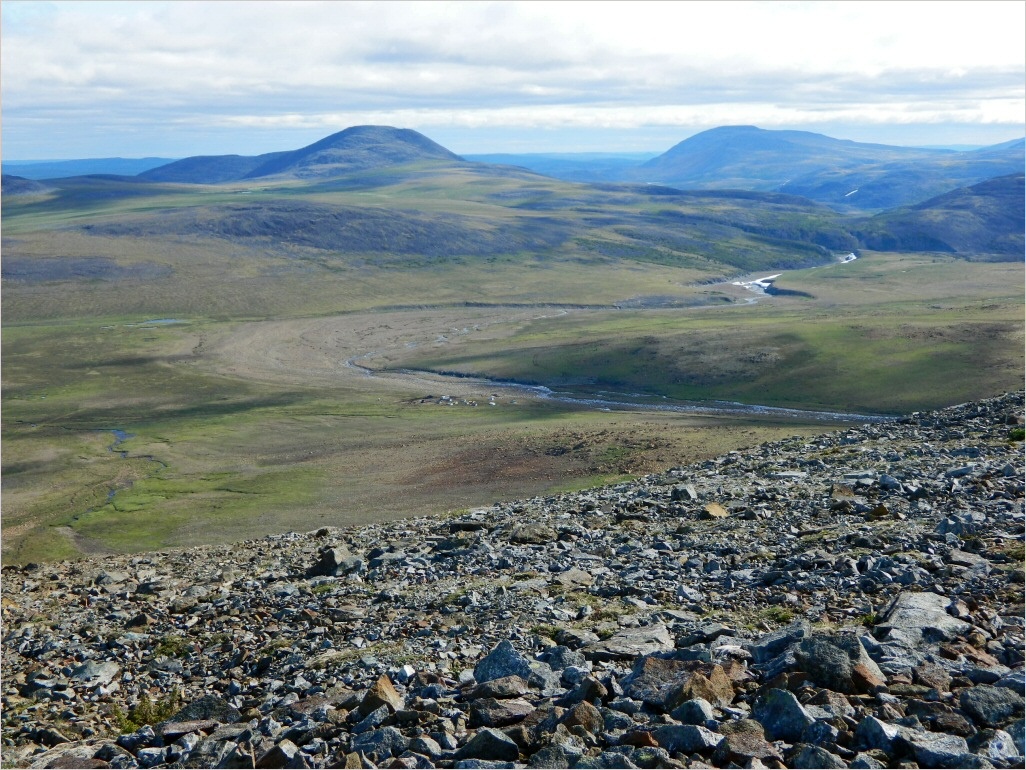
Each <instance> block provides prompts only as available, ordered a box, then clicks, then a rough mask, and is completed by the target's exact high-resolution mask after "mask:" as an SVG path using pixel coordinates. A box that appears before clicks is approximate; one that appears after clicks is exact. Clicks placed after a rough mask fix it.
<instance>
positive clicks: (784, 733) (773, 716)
mask: <svg viewBox="0 0 1026 770" xmlns="http://www.w3.org/2000/svg"><path fill="white" fill-rule="evenodd" d="M752 719H754V720H755V721H756V722H758V723H759V724H761V725H762V727H763V730H765V731H766V737H767V738H768V739H769V740H771V741H776V740H781V741H787V742H788V743H794V742H796V741H798V740H800V739H801V737H802V733H804V732H805V729H806V728H807V727H809V726H810V725H811V724H813V723H814V722H815V721H816V720H815V719H813V718H812V717H811V716H810V715H809V712H808V711H806V710H805V708H804V707H803V706H802V704H801V703H799V702H798V699H797V698H796V697H795V696H794V693H792V692H789V691H788V690H778V689H770V690H769V691H768V692H767V693H766V694H765V695H763V696H762V697H761V698H759V700H757V701H756V702H755V706H754V707H753V708H752Z"/></svg>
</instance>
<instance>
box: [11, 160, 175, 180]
mask: <svg viewBox="0 0 1026 770" xmlns="http://www.w3.org/2000/svg"><path fill="white" fill-rule="evenodd" d="M174 160H175V158H83V159H80V160H5V161H4V162H3V169H4V173H5V174H13V175H16V176H20V177H23V178H24V179H58V178H61V177H69V176H84V175H86V174H121V175H124V176H133V175H135V174H141V173H142V172H143V171H149V170H150V169H151V168H157V166H164V165H166V164H168V163H171V162H172V161H174Z"/></svg>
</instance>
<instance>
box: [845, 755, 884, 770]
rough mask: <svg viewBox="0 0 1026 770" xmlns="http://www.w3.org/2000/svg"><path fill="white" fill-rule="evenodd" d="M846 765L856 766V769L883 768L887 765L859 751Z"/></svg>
mask: <svg viewBox="0 0 1026 770" xmlns="http://www.w3.org/2000/svg"><path fill="white" fill-rule="evenodd" d="M848 767H851V768H856V769H857V770H883V768H885V767H887V765H885V764H884V763H883V762H879V761H877V760H876V759H874V758H873V757H872V756H870V755H869V754H866V753H864V752H861V751H860V752H859V753H858V754H856V755H855V759H853V760H852V761H851V764H850V765H848Z"/></svg>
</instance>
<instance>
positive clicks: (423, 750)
mask: <svg viewBox="0 0 1026 770" xmlns="http://www.w3.org/2000/svg"><path fill="white" fill-rule="evenodd" d="M410 751H415V752H416V753H418V754H423V755H424V756H426V757H428V758H429V759H438V758H439V757H440V756H442V747H441V745H440V744H439V743H438V741H436V740H435V739H434V738H432V737H431V736H430V735H418V736H417V737H416V738H414V739H413V740H411V741H410Z"/></svg>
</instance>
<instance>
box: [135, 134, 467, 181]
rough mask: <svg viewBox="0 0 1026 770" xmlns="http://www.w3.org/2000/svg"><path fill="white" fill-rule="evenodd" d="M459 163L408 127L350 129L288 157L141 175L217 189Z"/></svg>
mask: <svg viewBox="0 0 1026 770" xmlns="http://www.w3.org/2000/svg"><path fill="white" fill-rule="evenodd" d="M462 160H463V159H462V158H460V156H459V155H456V154H455V153H452V152H449V150H447V149H445V148H444V147H442V145H440V144H436V143H435V142H432V141H431V140H430V139H428V138H427V137H426V136H424V135H423V134H420V133H418V132H416V131H413V130H411V129H408V128H392V127H390V126H354V127H353V128H347V129H345V130H344V131H339V132H338V133H337V134H332V135H331V136H328V137H325V138H324V139H321V140H320V141H318V142H314V143H313V144H311V145H308V146H306V147H302V148H300V149H298V150H293V151H292V152H272V153H268V154H266V155H257V156H254V157H246V156H242V155H214V156H206V157H204V156H197V157H192V158H184V159H183V160H179V161H175V162H174V163H169V164H167V165H166V166H160V167H159V168H154V169H151V170H149V171H145V172H143V173H142V174H140V175H139V176H141V177H143V178H144V179H147V180H149V181H151V182H190V183H193V184H217V183H219V182H232V181H241V180H243V179H262V178H265V177H290V178H294V179H312V178H325V177H332V176H339V175H341V174H345V173H348V172H351V171H363V170H366V169H370V168H377V167H381V166H394V165H399V164H404V163H415V162H418V161H450V162H451V161H462Z"/></svg>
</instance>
